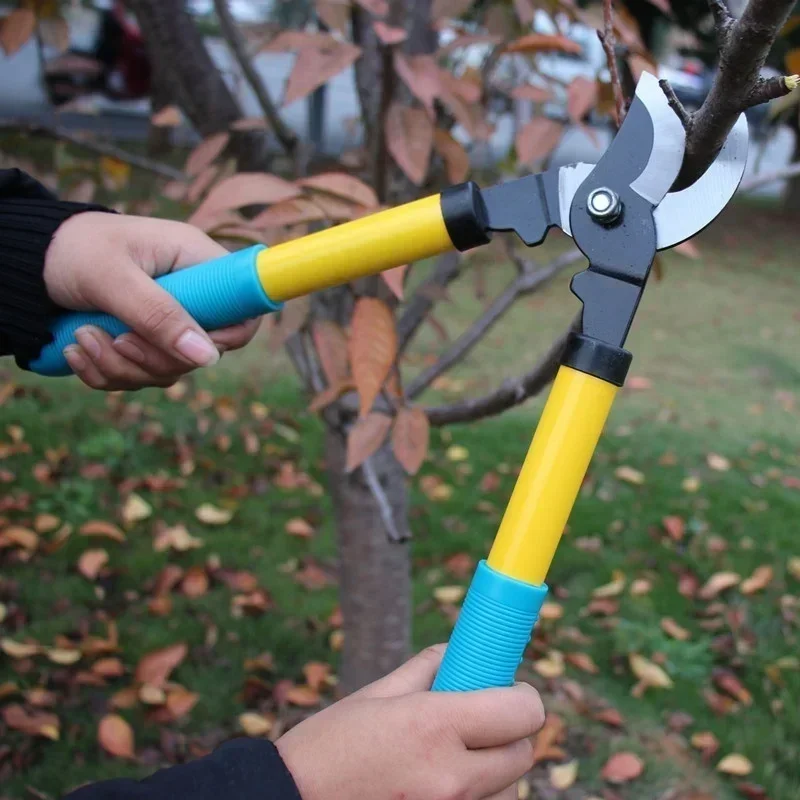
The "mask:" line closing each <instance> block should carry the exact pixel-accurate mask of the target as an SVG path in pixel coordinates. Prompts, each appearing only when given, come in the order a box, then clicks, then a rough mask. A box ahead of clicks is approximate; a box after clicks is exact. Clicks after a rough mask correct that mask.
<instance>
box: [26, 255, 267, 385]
mask: <svg viewBox="0 0 800 800" xmlns="http://www.w3.org/2000/svg"><path fill="white" fill-rule="evenodd" d="M262 250H264V247H263V245H256V246H255V247H249V248H247V249H246V250H239V251H237V252H235V253H230V254H228V255H226V256H222V257H220V258H215V259H213V260H212V261H206V262H205V263H203V264H199V265H197V266H194V267H188V268H186V269H181V270H178V271H177V272H171V273H170V274H169V275H163V276H162V277H160V278H158V279H157V280H156V283H158V284H159V285H160V286H161V287H163V288H164V289H166V290H167V291H168V292H169V293H170V294H171V295H172V296H173V297H174V298H175V299H176V300H177V301H178V302H179V303H180V304H181V305H182V306H183V307H184V308H185V309H186V310H187V311H188V312H189V313H190V314H191V315H192V317H194V319H195V320H197V322H198V324H199V325H200V326H201V327H202V328H203V329H204V330H207V331H212V330H217V329H218V328H225V327H227V326H229V325H236V324H238V323H240V322H244V321H245V320H248V319H252V318H253V317H258V316H261V315H262V314H267V313H269V312H270V311H277V310H279V309H280V307H281V304H280V303H275V302H273V301H272V300H270V298H269V297H268V296H267V294H266V292H265V291H264V289H263V287H262V286H261V281H260V280H259V277H258V272H257V269H256V259H257V257H258V254H259V253H260V252H261V251H262ZM83 325H95V326H97V327H98V328H102V329H103V330H104V331H106V332H107V333H108V334H109V335H110V336H113V337H117V336H119V335H120V334H122V333H125V331H128V330H130V327H129V326H128V325H125V323H123V322H121V321H120V320H118V319H116V318H115V317H112V316H111V315H110V314H102V313H99V312H76V313H70V314H64V315H63V316H61V317H59V318H58V319H57V320H56V321H55V322H54V323H53V326H52V327H51V328H50V332H51V333H52V334H53V341H52V342H51V343H50V344H48V345H45V347H43V348H42V351H41V353H40V354H39V356H38V357H37V358H36V359H35V360H33V361H31V363H30V369H31V370H33V371H34V372H38V373H39V374H40V375H70V374H71V373H72V370H71V369H70V367H69V364H68V363H67V361H66V359H65V358H64V348H65V347H66V346H67V345H69V344H75V331H76V330H78V328H80V327H82V326H83Z"/></svg>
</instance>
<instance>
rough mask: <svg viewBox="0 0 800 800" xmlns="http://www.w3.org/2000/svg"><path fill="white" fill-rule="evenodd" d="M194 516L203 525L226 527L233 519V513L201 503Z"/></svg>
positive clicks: (226, 509) (227, 509)
mask: <svg viewBox="0 0 800 800" xmlns="http://www.w3.org/2000/svg"><path fill="white" fill-rule="evenodd" d="M194 515H195V517H197V519H198V520H200V522H202V523H203V524H204V525H227V524H228V523H229V522H230V521H231V520H232V519H233V511H231V510H230V509H229V508H219V507H217V506H215V505H213V504H212V503H202V504H201V505H199V506H198V507H197V508H196V509H195V511H194Z"/></svg>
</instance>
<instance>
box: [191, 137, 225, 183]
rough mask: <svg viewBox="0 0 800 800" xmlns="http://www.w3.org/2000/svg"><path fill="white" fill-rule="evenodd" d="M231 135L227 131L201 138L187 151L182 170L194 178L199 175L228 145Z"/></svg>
mask: <svg viewBox="0 0 800 800" xmlns="http://www.w3.org/2000/svg"><path fill="white" fill-rule="evenodd" d="M230 138H231V135H230V134H229V133H215V134H213V135H212V136H209V137H207V138H205V139H203V141H202V142H200V144H198V145H197V147H195V148H194V150H192V152H191V153H189V157H188V158H187V159H186V164H185V165H184V167H183V171H184V172H185V173H186V174H187V175H188V176H189V177H190V178H194V177H196V176H197V175H199V174H200V173H201V172H202V171H203V170H204V169H205V168H206V167H208V166H209V165H210V164H211V162H212V161H214V160H216V158H217V157H218V156H219V155H220V154H221V153H222V151H223V150H224V149H225V148H226V147H227V146H228V142H229V141H230Z"/></svg>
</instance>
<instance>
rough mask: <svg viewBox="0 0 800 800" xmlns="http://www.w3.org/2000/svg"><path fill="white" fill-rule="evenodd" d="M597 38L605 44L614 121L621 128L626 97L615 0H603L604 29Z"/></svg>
mask: <svg viewBox="0 0 800 800" xmlns="http://www.w3.org/2000/svg"><path fill="white" fill-rule="evenodd" d="M597 38H598V39H599V40H600V44H602V45H603V50H604V51H605V54H606V62H607V63H608V71H609V74H610V76H611V89H612V91H613V92H614V110H615V119H614V122H615V123H616V126H617V127H618V128H619V126H620V125H622V120H624V119H625V97H624V95H623V93H622V81H621V80H620V77H619V66H618V64H617V37H616V36H615V34H614V0H603V30H602V31H597Z"/></svg>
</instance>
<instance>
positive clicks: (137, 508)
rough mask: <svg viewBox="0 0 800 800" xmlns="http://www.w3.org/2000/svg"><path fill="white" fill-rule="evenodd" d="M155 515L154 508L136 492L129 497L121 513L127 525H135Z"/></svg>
mask: <svg viewBox="0 0 800 800" xmlns="http://www.w3.org/2000/svg"><path fill="white" fill-rule="evenodd" d="M152 513H153V507H152V506H151V505H150V503H148V502H147V501H146V500H145V499H144V498H142V497H140V496H139V495H138V494H136V493H135V492H131V493H130V494H129V495H128V499H127V500H126V501H125V503H124V505H123V506H122V510H121V511H120V515H121V516H122V521H123V522H124V523H125V524H126V525H135V524H136V523H137V522H141V521H142V520H145V519H147V518H148V517H149V516H150V515H151V514H152Z"/></svg>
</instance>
